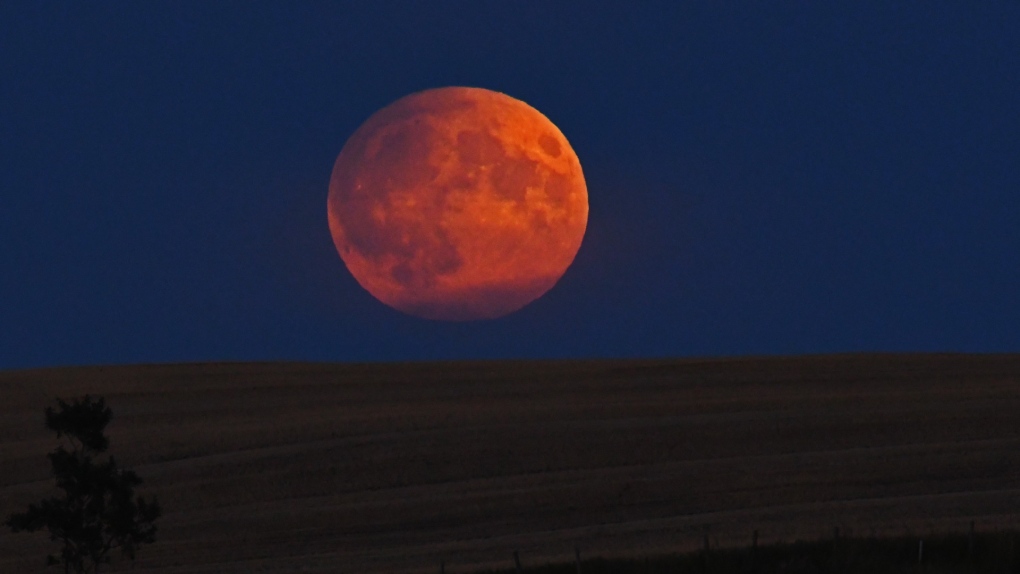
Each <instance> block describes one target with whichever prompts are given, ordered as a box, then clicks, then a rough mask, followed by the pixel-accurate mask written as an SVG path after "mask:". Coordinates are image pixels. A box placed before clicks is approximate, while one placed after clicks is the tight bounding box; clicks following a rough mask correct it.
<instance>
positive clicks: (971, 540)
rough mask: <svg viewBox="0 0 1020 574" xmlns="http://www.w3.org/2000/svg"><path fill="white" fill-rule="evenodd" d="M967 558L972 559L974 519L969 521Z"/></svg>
mask: <svg viewBox="0 0 1020 574" xmlns="http://www.w3.org/2000/svg"><path fill="white" fill-rule="evenodd" d="M967 558H969V559H970V560H974V521H973V520H971V521H970V534H969V535H968V536H967Z"/></svg>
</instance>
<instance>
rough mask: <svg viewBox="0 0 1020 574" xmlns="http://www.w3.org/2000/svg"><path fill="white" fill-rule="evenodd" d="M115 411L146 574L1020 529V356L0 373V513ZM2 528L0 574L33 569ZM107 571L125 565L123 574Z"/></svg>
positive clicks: (420, 565) (482, 562)
mask: <svg viewBox="0 0 1020 574" xmlns="http://www.w3.org/2000/svg"><path fill="white" fill-rule="evenodd" d="M84 393H92V394H98V395H103V396H105V397H106V399H107V402H108V404H109V405H110V406H111V407H112V409H113V411H114V421H113V423H112V424H111V425H110V427H109V429H108V430H109V435H110V438H111V441H112V444H111V448H110V452H111V453H113V454H114V455H115V456H116V457H117V458H118V461H119V462H120V464H121V465H123V466H128V467H133V468H134V469H135V470H137V471H138V473H139V474H140V475H141V476H142V477H143V478H145V479H146V485H145V486H144V490H143V492H145V493H154V494H156V495H158V497H159V499H160V501H161V503H162V505H163V507H164V517H163V519H162V520H161V521H160V533H159V541H158V542H157V543H156V544H155V545H153V546H149V547H145V548H143V549H142V551H141V554H140V555H139V560H138V562H137V563H136V565H135V568H134V570H133V571H135V572H149V573H156V572H158V573H160V574H178V573H184V572H188V573H218V574H232V573H249V572H273V573H275V572H281V573H282V572H323V573H324V572H404V571H421V572H438V571H439V564H440V561H441V560H442V561H445V564H446V571H447V572H455V573H456V572H468V571H473V570H477V569H481V568H506V567H512V566H513V552H514V551H515V550H516V551H518V552H519V555H520V557H521V561H522V562H523V563H525V565H535V564H541V563H545V562H550V561H554V562H562V561H571V560H573V558H574V547H575V546H578V547H580V548H581V549H582V552H583V553H584V555H585V556H596V555H600V556H603V557H607V558H611V557H641V556H653V555H658V554H668V553H670V552H679V551H687V550H694V549H697V548H699V547H701V546H702V545H703V544H704V537H705V535H706V534H707V535H708V537H709V541H710V544H711V546H712V547H720V548H725V547H736V546H747V545H748V544H749V542H750V537H751V532H752V531H753V530H755V529H757V530H758V531H759V533H760V544H762V545H766V544H771V543H773V542H777V541H781V540H785V541H793V540H797V539H805V540H809V539H824V538H831V537H832V534H833V529H834V528H835V527H839V528H840V529H841V531H842V532H843V533H845V534H850V535H861V536H872V535H875V536H879V537H883V536H889V537H894V536H901V535H902V536H910V537H916V536H918V535H924V534H927V533H932V532H935V533H941V532H951V531H964V530H966V529H967V528H968V526H969V523H970V521H972V520H973V521H974V522H975V524H976V526H977V529H978V531H979V532H989V531H993V530H997V529H1005V528H1010V527H1016V526H1018V525H1020V356H1018V355H998V356H966V355H848V356H830V357H803V358H767V359H754V358H751V359H733V360H676V361H670V360H663V361H592V362H493V363H432V364H403V365H319V364H287V363H279V364H199V365H166V366H125V367H105V368H99V367H95V368H70V369H52V370H38V371H20V372H7V373H0V515H2V517H6V515H8V514H9V513H11V512H13V511H16V510H17V511H20V510H22V509H23V508H24V507H25V506H26V505H27V504H28V503H29V502H32V501H35V500H37V499H39V498H41V497H42V496H44V495H47V494H49V493H50V492H51V481H50V480H49V475H48V471H49V468H48V461H47V460H46V458H45V453H47V452H48V451H50V450H51V449H52V448H53V447H54V446H55V444H56V443H55V439H54V437H52V436H50V435H48V434H47V432H46V431H45V429H44V428H43V423H42V421H43V416H42V411H43V409H44V408H45V407H46V406H48V405H50V404H51V403H52V399H53V398H54V397H57V396H59V397H65V398H68V397H71V396H75V395H80V394H84ZM48 547H49V541H48V539H47V537H46V536H45V535H43V534H39V535H25V534H19V535H14V534H11V533H9V532H8V531H6V530H3V531H0V572H3V573H7V572H12V573H32V572H43V571H45V568H44V567H43V566H42V564H43V556H44V554H45V551H46V549H47V548H48ZM115 570H117V569H115Z"/></svg>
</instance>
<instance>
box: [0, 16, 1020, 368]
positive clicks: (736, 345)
mask: <svg viewBox="0 0 1020 574" xmlns="http://www.w3.org/2000/svg"><path fill="white" fill-rule="evenodd" d="M1018 30H1020V2H1016V1H988V2H956V1H937V2H924V3H921V2H912V3H894V2H888V1H885V0H881V1H871V2H867V1H861V2H840V3H837V2H779V3H775V2H771V3H765V2H716V1H704V2H675V1H667V2H658V3H652V2H605V3H599V2H537V1H536V2H474V1H472V2H438V3H437V2H380V1H377V0H373V1H372V2H351V3H333V2H261V1H255V0H246V1H243V2H206V1H201V2H142V3H139V2H106V3H98V4H96V3H81V2H70V1H65V2H34V1H28V0H25V1H22V2H4V3H2V4H0V193H2V195H0V198H2V201H0V327H2V328H0V368H19V367H31V366H50V365H66V364H95V363H134V362H152V361H159V362H164V361H194V360H221V359H224V360H277V359H300V360H305V359H310V360H327V361H362V360H373V361H375V360H406V359H460V358H497V357H622V356H701V355H742V354H762V353H764V354H773V353H782V354H787V353H818V352H832V351H870V350H882V351H901V350H908V351H936V350H944V351H1020V266H1018V261H1020V257H1018V255H1017V254H1018V253H1020V225H1018V219H1020V33H1018V32H1017V31H1018ZM447 85H466V86H479V87H484V88H488V89H493V90H498V91H502V92H505V93H507V94H509V95H511V96H513V97H516V98H519V99H522V100H524V101H526V102H528V103H529V104H531V105H532V106H534V107H536V108H537V109H539V110H540V111H542V112H543V113H544V114H545V115H547V116H548V117H549V118H550V119H551V120H552V121H553V122H555V123H556V124H557V125H558V126H559V127H560V129H561V130H562V131H563V133H564V134H565V135H566V136H567V137H568V139H570V141H571V143H572V145H573V147H574V148H575V150H576V151H577V153H578V156H579V157H580V159H581V164H582V166H583V167H584V169H585V175H586V178H587V182H588V191H589V199H590V208H591V211H590V218H589V223H588V233H587V235H586V237H585V242H584V244H583V245H582V247H581V250H580V252H579V253H578V256H577V259H576V260H575V262H574V265H573V266H572V267H571V268H570V269H569V270H568V271H567V273H566V275H565V276H564V277H563V279H562V280H561V281H560V283H559V284H557V286H556V287H554V288H553V290H552V291H550V292H549V293H548V294H547V295H546V296H545V297H543V298H541V299H539V300H538V301H536V302H535V303H533V304H531V305H529V306H528V307H525V308H524V309H523V310H521V311H520V312H518V313H516V314H513V315H510V316H508V317H505V318H503V319H499V320H495V321H487V322H474V323H438V322H431V321H424V320H420V319H415V318H413V317H409V316H405V315H402V314H400V313H399V312H397V311H394V310H391V309H390V308H388V307H386V306H384V305H382V304H381V303H378V302H377V301H376V300H375V299H373V298H372V297H371V296H370V295H368V294H367V292H365V291H363V290H362V289H361V288H360V287H359V286H358V285H357V283H356V282H355V281H354V279H353V278H352V277H351V276H350V274H349V273H348V272H347V270H346V268H345V267H344V265H343V263H342V261H341V260H340V259H339V257H338V256H337V255H336V253H335V250H334V248H333V245H332V242H331V239H330V235H329V230H328V227H327V223H326V210H325V205H326V195H327V186H328V181H329V176H330V172H331V170H332V167H333V161H334V160H335V158H336V155H337V154H338V153H339V151H340V149H341V147H342V146H343V144H344V142H345V141H346V139H347V137H348V136H349V135H350V134H351V133H352V132H353V131H354V130H355V129H356V128H357V127H358V126H359V125H360V124H361V122H362V121H364V120H365V119H366V118H367V117H368V116H369V115H371V114H372V113H373V112H375V111H376V110H378V109H379V108H381V107H383V106H385V105H386V104H388V103H390V102H392V101H393V100H395V99H397V98H399V97H401V96H404V95H406V94H408V93H411V92H415V91H419V90H422V89H426V88H432V87H438V86H447Z"/></svg>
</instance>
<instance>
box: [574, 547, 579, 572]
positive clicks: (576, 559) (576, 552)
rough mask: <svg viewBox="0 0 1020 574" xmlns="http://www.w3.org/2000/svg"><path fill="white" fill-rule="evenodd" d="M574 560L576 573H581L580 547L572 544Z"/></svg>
mask: <svg viewBox="0 0 1020 574" xmlns="http://www.w3.org/2000/svg"><path fill="white" fill-rule="evenodd" d="M574 561H575V562H576V563H577V574H581V549H580V548H579V547H577V546H574Z"/></svg>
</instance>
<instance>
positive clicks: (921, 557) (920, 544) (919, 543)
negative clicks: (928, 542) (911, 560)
mask: <svg viewBox="0 0 1020 574" xmlns="http://www.w3.org/2000/svg"><path fill="white" fill-rule="evenodd" d="M922 560H924V539H923V538H922V539H920V540H918V541H917V563H918V564H920V563H921V561H922Z"/></svg>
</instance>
